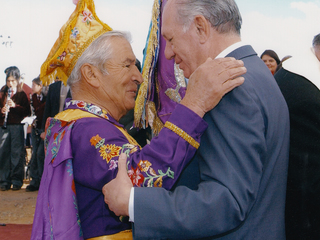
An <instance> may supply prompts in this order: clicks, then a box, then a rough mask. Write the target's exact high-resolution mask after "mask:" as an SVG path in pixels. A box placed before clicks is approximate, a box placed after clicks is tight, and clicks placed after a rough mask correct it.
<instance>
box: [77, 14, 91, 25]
mask: <svg viewBox="0 0 320 240" xmlns="http://www.w3.org/2000/svg"><path fill="white" fill-rule="evenodd" d="M80 16H82V17H83V18H82V22H86V23H87V25H89V24H90V22H91V21H92V20H94V17H93V16H92V13H91V12H90V11H83V12H82V14H80Z"/></svg>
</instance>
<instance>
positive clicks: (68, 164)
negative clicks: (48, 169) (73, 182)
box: [67, 159, 73, 177]
mask: <svg viewBox="0 0 320 240" xmlns="http://www.w3.org/2000/svg"><path fill="white" fill-rule="evenodd" d="M67 172H68V173H69V176H70V177H71V176H72V175H73V167H72V161H71V160H70V159H69V160H68V162H67Z"/></svg>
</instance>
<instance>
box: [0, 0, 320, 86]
mask: <svg viewBox="0 0 320 240" xmlns="http://www.w3.org/2000/svg"><path fill="white" fill-rule="evenodd" d="M236 2H237V4H238V6H239V9H240V11H241V14H242V17H243V26H242V39H243V41H245V42H247V43H249V44H252V46H253V47H254V48H255V50H256V52H257V53H258V54H261V53H262V52H263V51H264V50H265V49H267V48H269V49H273V50H275V51H276V52H277V53H278V55H279V57H280V58H282V57H284V56H285V55H294V54H295V53H296V52H297V53H298V52H299V51H300V50H301V51H302V49H304V48H306V47H309V46H311V41H312V38H313V36H314V35H316V34H317V33H320V0H310V1H308V0H305V1H301V0H300V1H299V0H298V1H292V0H268V1H265V0H264V1H261V0H260V1H258V0H236ZM0 4H1V10H2V12H1V14H0V36H2V38H1V37H0V85H1V86H2V85H4V83H5V75H4V73H3V71H4V69H5V68H6V67H8V66H11V65H16V66H18V67H19V68H20V70H21V72H22V73H24V74H25V82H26V83H27V84H28V85H31V81H32V79H33V78H35V77H36V76H37V75H38V74H39V71H40V66H41V64H42V63H43V62H44V61H45V59H46V57H47V55H48V53H49V51H50V49H51V47H52V46H53V44H54V42H55V40H56V39H57V37H58V33H59V30H60V28H61V26H62V25H63V24H64V23H65V22H66V21H67V19H68V18H69V16H70V15H71V13H72V12H73V10H74V9H75V5H74V4H73V3H72V0H54V1H52V0H10V1H7V0H0ZM152 5H153V0H135V1H133V0H116V1H115V0H95V6H96V12H97V15H98V17H99V18H100V19H101V20H102V21H104V22H105V23H107V24H109V25H110V26H111V27H112V28H114V29H117V30H125V31H130V32H131V34H132V37H133V42H132V46H133V50H134V52H135V54H136V56H137V58H138V59H139V60H141V61H142V50H143V48H144V46H145V40H146V37H147V32H148V28H149V24H150V16H151V10H152ZM8 36H10V39H9V38H8ZM3 42H8V44H7V45H5V44H3ZM10 42H12V43H11V45H10ZM1 86H0V87H1Z"/></svg>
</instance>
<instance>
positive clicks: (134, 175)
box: [128, 167, 144, 187]
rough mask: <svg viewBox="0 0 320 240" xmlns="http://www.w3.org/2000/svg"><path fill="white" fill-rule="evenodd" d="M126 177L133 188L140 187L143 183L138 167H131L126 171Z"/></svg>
mask: <svg viewBox="0 0 320 240" xmlns="http://www.w3.org/2000/svg"><path fill="white" fill-rule="evenodd" d="M128 176H129V178H130V179H131V182H132V184H133V185H135V186H138V187H141V184H142V183H143V182H144V176H143V175H142V174H141V172H140V170H139V168H138V167H137V168H136V169H134V168H133V167H131V170H128Z"/></svg>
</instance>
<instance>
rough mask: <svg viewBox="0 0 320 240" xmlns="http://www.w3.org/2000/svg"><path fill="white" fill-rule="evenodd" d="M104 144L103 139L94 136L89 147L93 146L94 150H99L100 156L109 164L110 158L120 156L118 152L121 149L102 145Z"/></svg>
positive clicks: (111, 145) (112, 145)
mask: <svg viewBox="0 0 320 240" xmlns="http://www.w3.org/2000/svg"><path fill="white" fill-rule="evenodd" d="M104 142H105V139H104V138H103V139H102V138H101V137H100V136H99V134H97V135H96V136H94V137H92V138H91V139H90V143H91V145H92V146H94V147H95V148H96V149H98V148H100V150H99V153H100V156H101V157H103V159H104V160H106V161H107V163H109V162H110V160H111V159H112V158H114V157H117V156H119V155H120V150H121V149H122V148H121V147H118V146H116V145H115V144H110V145H109V144H107V145H104ZM113 164H114V163H113Z"/></svg>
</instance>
